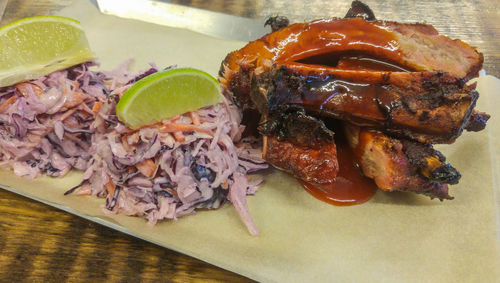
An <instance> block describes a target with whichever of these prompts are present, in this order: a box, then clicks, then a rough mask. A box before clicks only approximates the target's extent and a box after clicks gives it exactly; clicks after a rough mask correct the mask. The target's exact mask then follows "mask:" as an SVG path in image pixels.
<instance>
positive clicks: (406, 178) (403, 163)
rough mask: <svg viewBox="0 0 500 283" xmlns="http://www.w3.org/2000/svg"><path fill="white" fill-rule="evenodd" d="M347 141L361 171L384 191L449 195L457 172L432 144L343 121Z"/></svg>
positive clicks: (433, 196) (447, 197)
mask: <svg viewBox="0 0 500 283" xmlns="http://www.w3.org/2000/svg"><path fill="white" fill-rule="evenodd" d="M344 126H345V127H344V129H345V134H346V137H347V140H348V142H349V145H350V146H351V148H353V149H354V151H355V153H356V159H357V160H355V161H356V162H357V163H358V164H359V166H360V168H361V170H362V171H363V174H364V175H365V176H367V177H369V178H372V179H373V180H374V181H375V183H376V184H377V186H378V187H379V188H380V189H382V190H384V191H405V192H414V193H419V194H424V195H427V196H430V197H431V198H439V199H440V200H443V199H452V197H451V196H450V195H449V194H448V185H447V184H455V183H457V182H458V179H460V173H458V171H456V170H455V168H453V167H452V166H451V165H449V164H447V163H445V159H444V157H443V156H442V155H441V154H440V153H439V152H438V151H435V150H434V149H433V148H432V146H430V145H424V144H420V143H416V142H412V141H407V140H399V139H394V138H390V137H388V136H387V135H384V134H383V133H380V132H376V131H372V130H367V129H364V128H359V127H357V126H353V125H350V124H348V123H345V124H344Z"/></svg>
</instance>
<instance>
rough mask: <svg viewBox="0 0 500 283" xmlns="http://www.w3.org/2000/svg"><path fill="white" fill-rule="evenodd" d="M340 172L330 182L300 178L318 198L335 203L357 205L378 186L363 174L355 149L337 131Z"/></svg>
mask: <svg viewBox="0 0 500 283" xmlns="http://www.w3.org/2000/svg"><path fill="white" fill-rule="evenodd" d="M335 144H336V146H337V159H338V162H339V173H338V175H337V177H336V178H335V180H334V181H333V182H332V183H329V184H326V185H325V184H312V183H308V182H305V181H302V180H299V181H300V183H301V184H302V186H303V187H304V189H305V190H306V191H307V192H308V193H310V194H311V195H312V196H314V197H315V198H317V199H320V200H322V201H324V202H327V203H330V204H334V205H342V206H343V205H355V204H360V203H364V202H366V201H368V200H370V199H371V198H372V197H373V195H375V192H376V191H377V186H376V185H375V182H373V180H372V179H370V178H367V177H365V176H363V174H362V173H361V169H360V168H359V166H358V165H357V163H356V155H355V152H354V150H352V149H351V147H349V144H347V141H346V140H345V137H344V136H343V135H342V131H341V130H340V131H335Z"/></svg>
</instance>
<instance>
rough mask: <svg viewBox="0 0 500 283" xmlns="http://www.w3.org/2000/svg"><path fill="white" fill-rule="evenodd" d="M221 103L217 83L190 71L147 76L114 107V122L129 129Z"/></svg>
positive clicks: (194, 70) (203, 74) (167, 71)
mask: <svg viewBox="0 0 500 283" xmlns="http://www.w3.org/2000/svg"><path fill="white" fill-rule="evenodd" d="M221 101H222V96H221V94H220V91H219V83H218V82H217V80H216V79H215V78H213V77H212V76H210V75H209V74H207V73H205V72H203V71H200V70H196V69H191V68H179V69H170V70H165V71H161V72H157V73H154V74H152V75H149V76H147V77H145V78H143V79H141V80H139V81H138V82H136V83H135V84H134V85H132V87H130V88H129V89H128V90H127V91H126V92H125V93H124V94H123V96H122V98H121V99H120V101H119V102H118V104H117V106H116V115H117V116H118V119H119V120H120V121H122V122H123V123H124V124H125V125H127V126H128V127H130V128H132V129H137V128H140V127H142V126H145V125H149V124H153V123H156V122H160V121H162V120H164V119H167V118H171V117H174V116H176V115H180V114H183V113H186V112H188V111H193V110H197V109H199V108H202V107H205V106H209V105H213V104H216V103H218V102H221Z"/></svg>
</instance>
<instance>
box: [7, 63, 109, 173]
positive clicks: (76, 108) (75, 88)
mask: <svg viewBox="0 0 500 283" xmlns="http://www.w3.org/2000/svg"><path fill="white" fill-rule="evenodd" d="M94 65H96V64H95V63H93V62H89V63H84V64H80V65H77V66H74V67H71V68H68V69H65V70H61V71H57V72H54V73H51V74H50V75H48V76H45V77H41V78H39V79H37V80H32V81H29V82H22V83H18V84H16V85H14V86H10V87H4V88H0V167H2V168H8V169H12V170H13V171H14V173H15V174H16V175H19V176H23V177H28V178H35V177H39V176H40V175H41V174H42V173H44V174H47V175H49V176H53V177H60V176H64V175H65V174H66V173H67V172H68V171H69V170H70V169H71V168H75V169H78V170H85V169H86V168H87V163H88V161H89V160H90V157H91V155H90V154H89V149H90V147H91V139H92V134H93V130H91V129H90V126H91V124H92V123H93V121H94V119H95V115H96V113H95V109H94V105H95V103H96V102H98V101H104V100H105V99H106V96H107V94H108V92H109V87H108V86H107V85H106V83H105V79H106V77H105V75H104V74H103V73H101V72H94V71H90V70H89V67H91V66H94Z"/></svg>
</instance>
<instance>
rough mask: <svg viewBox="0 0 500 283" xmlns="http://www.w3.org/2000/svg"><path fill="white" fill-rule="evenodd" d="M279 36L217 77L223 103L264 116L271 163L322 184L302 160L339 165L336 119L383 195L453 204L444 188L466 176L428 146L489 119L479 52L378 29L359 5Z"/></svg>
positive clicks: (407, 29) (406, 30)
mask: <svg viewBox="0 0 500 283" xmlns="http://www.w3.org/2000/svg"><path fill="white" fill-rule="evenodd" d="M274 30H275V31H274V32H273V33H270V34H268V35H266V36H264V37H262V38H260V39H258V40H255V41H253V42H250V43H248V44H247V45H246V46H245V47H243V48H242V49H240V50H237V51H234V52H232V53H230V54H228V55H227V57H226V58H225V60H224V61H223V63H222V66H221V69H220V72H219V76H220V77H219V80H220V81H221V84H222V86H223V89H224V94H225V95H226V96H227V97H231V98H232V99H234V100H235V101H236V102H237V104H238V105H240V106H241V107H242V108H243V109H248V108H250V109H253V110H257V111H258V112H260V114H261V120H262V121H264V124H261V126H260V132H261V133H262V134H263V135H264V136H265V138H264V140H265V145H266V150H264V157H265V158H266V160H267V161H269V162H270V163H271V164H274V165H275V166H276V167H278V168H281V169H284V170H285V171H287V172H290V173H292V174H294V175H295V176H297V177H299V178H301V179H303V180H310V179H312V178H313V177H312V176H315V175H316V176H317V175H318V173H315V172H313V170H311V169H310V168H313V167H314V166H316V165H317V164H316V165H314V166H313V165H312V164H314V163H313V162H306V163H303V162H301V160H302V159H301V157H304V160H312V158H311V156H328V157H325V160H332V159H333V158H334V157H333V156H334V154H333V152H335V151H334V146H330V147H328V146H327V145H328V143H329V142H330V140H333V133H332V135H331V136H332V138H331V139H330V138H325V136H328V135H324V133H326V132H327V131H324V130H322V127H321V126H320V125H321V123H319V122H320V121H321V120H328V119H331V118H333V119H338V120H343V121H345V124H347V125H350V126H347V128H349V127H352V128H354V129H357V130H356V131H357V133H358V134H359V133H362V136H363V137H365V139H362V140H363V141H365V142H362V143H361V142H360V144H363V146H361V148H362V149H360V150H358V151H359V152H361V153H360V155H359V161H358V162H360V166H361V167H362V169H363V172H364V174H365V175H366V176H368V177H370V178H373V179H374V180H375V182H376V183H377V185H378V186H379V187H380V188H381V189H383V190H388V191H392V190H400V191H413V192H417V193H421V194H425V195H429V196H431V197H437V198H439V199H451V198H452V197H450V196H449V195H448V187H447V184H455V183H457V182H458V180H459V178H460V174H459V173H458V171H457V170H455V169H454V168H453V167H451V165H449V164H447V163H445V160H444V157H443V156H442V155H440V154H439V152H436V151H434V149H433V148H432V146H431V144H435V143H453V142H454V141H455V139H456V138H457V137H459V136H460V135H461V133H462V132H463V130H464V129H466V130H469V131H478V130H481V129H483V128H484V126H485V124H486V121H487V120H488V118H489V115H487V114H485V113H481V112H477V111H475V110H473V109H474V107H475V104H476V101H477V99H478V96H479V95H478V93H477V92H476V91H475V84H470V85H468V84H467V81H468V80H470V79H471V78H474V77H477V75H478V72H479V70H480V69H481V68H482V63H483V55H482V54H481V53H479V52H477V51H476V49H475V48H474V47H471V46H469V45H467V44H465V43H464V42H462V41H460V40H452V39H450V38H448V37H446V36H442V35H439V34H438V32H437V31H436V30H435V29H434V28H433V27H432V26H430V25H426V24H418V23H416V24H401V23H396V22H386V21H377V20H376V19H375V16H374V15H373V12H372V11H371V10H370V9H369V8H368V6H366V5H364V4H363V3H361V2H359V1H354V2H353V3H352V8H351V9H350V10H349V12H348V13H347V15H346V19H335V18H332V19H324V20H315V21H312V22H308V23H298V24H292V25H289V26H286V27H282V26H280V27H279V29H278V28H276V29H274ZM290 109H301V110H300V111H295V112H294V111H291V112H290ZM292 113H293V114H292ZM299 122H300V123H299ZM301 123H302V124H301ZM292 125H294V126H292ZM299 125H303V126H299ZM304 125H307V126H304ZM356 137H358V136H356ZM356 139H358V138H356ZM332 145H333V142H332ZM355 148H356V147H355ZM315 150H323V151H324V152H326V153H327V154H324V155H321V154H317V153H316V152H315V153H314V154H312V152H313V151H315ZM332 164H333V163H332ZM317 167H318V166H317ZM333 167H334V166H332V167H331V168H333ZM318 168H319V167H318ZM336 171H338V170H330V171H329V172H331V176H330V179H332V178H334V177H335V173H333V172H336ZM322 180H327V178H323V179H322Z"/></svg>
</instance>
